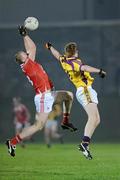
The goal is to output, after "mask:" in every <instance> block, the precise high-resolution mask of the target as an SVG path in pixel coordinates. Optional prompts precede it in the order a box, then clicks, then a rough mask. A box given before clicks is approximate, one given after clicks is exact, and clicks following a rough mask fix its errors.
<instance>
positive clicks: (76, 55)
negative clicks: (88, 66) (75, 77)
mask: <svg viewBox="0 0 120 180" xmlns="http://www.w3.org/2000/svg"><path fill="white" fill-rule="evenodd" d="M75 57H76V58H77V57H78V50H76V52H75Z"/></svg>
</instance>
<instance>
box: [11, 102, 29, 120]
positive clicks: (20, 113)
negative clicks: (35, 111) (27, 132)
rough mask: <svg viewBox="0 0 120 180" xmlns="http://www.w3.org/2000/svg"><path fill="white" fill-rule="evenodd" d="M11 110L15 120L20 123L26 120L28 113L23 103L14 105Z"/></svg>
mask: <svg viewBox="0 0 120 180" xmlns="http://www.w3.org/2000/svg"><path fill="white" fill-rule="evenodd" d="M13 111H14V114H15V119H16V121H18V122H20V123H25V122H27V121H28V113H27V111H28V110H27V108H26V107H25V106H24V105H23V104H20V105H19V106H16V107H14V110H13Z"/></svg>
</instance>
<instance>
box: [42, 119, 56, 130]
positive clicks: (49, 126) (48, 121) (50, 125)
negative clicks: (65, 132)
mask: <svg viewBox="0 0 120 180" xmlns="http://www.w3.org/2000/svg"><path fill="white" fill-rule="evenodd" d="M53 126H57V121H56V120H47V122H46V124H45V128H48V129H51V128H52V127H53Z"/></svg>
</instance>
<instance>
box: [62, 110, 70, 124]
mask: <svg viewBox="0 0 120 180" xmlns="http://www.w3.org/2000/svg"><path fill="white" fill-rule="evenodd" d="M69 115H70V114H69V113H63V120H62V123H64V124H66V123H69Z"/></svg>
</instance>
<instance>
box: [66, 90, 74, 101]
mask: <svg viewBox="0 0 120 180" xmlns="http://www.w3.org/2000/svg"><path fill="white" fill-rule="evenodd" d="M67 94H68V95H69V96H70V98H71V99H72V100H73V93H72V92H70V91H68V92H67Z"/></svg>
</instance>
